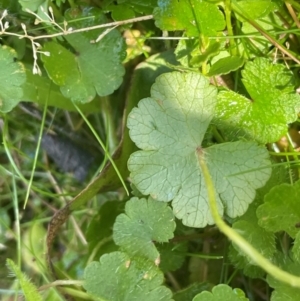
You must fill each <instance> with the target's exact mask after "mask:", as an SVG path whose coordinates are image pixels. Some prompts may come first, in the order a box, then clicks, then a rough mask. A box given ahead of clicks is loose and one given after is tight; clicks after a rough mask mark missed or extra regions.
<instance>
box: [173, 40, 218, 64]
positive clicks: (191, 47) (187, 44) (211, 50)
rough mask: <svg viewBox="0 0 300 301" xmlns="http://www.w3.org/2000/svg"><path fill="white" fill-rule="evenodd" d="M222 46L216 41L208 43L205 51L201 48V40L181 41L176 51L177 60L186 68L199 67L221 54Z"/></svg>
mask: <svg viewBox="0 0 300 301" xmlns="http://www.w3.org/2000/svg"><path fill="white" fill-rule="evenodd" d="M220 47H221V44H220V43H219V42H216V41H208V43H207V45H206V47H205V49H204V47H200V44H199V40H197V39H193V40H180V41H179V43H178V45H177V47H176V49H175V55H176V59H177V60H178V61H179V62H180V63H181V65H183V66H186V67H199V66H200V65H201V63H203V62H205V61H207V60H208V59H210V58H211V57H213V56H214V55H216V54H218V53H219V52H220Z"/></svg>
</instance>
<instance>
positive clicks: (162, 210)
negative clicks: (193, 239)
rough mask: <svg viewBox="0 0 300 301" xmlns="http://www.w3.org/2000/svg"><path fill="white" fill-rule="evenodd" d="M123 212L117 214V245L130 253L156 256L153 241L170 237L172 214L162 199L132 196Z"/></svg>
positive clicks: (148, 256) (115, 226)
mask: <svg viewBox="0 0 300 301" xmlns="http://www.w3.org/2000/svg"><path fill="white" fill-rule="evenodd" d="M125 213H126V214H120V215H119V216H118V217H117V218H116V222H115V224H114V228H113V238H114V241H115V243H116V244H117V245H119V246H121V247H122V249H123V250H124V251H126V252H127V253H128V254H130V255H132V256H139V257H146V258H148V259H150V260H153V261H155V260H158V258H159V253H158V251H157V249H156V247H155V245H154V243H153V241H156V242H167V241H168V240H169V239H171V238H173V236H174V235H173V232H174V230H175V226H176V225H175V222H174V215H173V213H172V210H171V209H170V208H169V207H168V206H167V204H165V203H161V202H157V201H154V200H152V199H148V200H146V199H138V198H131V199H130V200H129V201H128V202H127V203H126V206H125Z"/></svg>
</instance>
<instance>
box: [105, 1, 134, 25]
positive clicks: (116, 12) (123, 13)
mask: <svg viewBox="0 0 300 301" xmlns="http://www.w3.org/2000/svg"><path fill="white" fill-rule="evenodd" d="M111 15H112V17H113V19H114V20H115V21H120V20H127V19H132V18H134V17H135V13H134V11H133V10H132V8H131V7H130V6H129V5H128V4H127V3H124V4H119V5H114V6H113V10H112V14H111Z"/></svg>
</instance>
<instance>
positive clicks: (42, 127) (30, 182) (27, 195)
mask: <svg viewBox="0 0 300 301" xmlns="http://www.w3.org/2000/svg"><path fill="white" fill-rule="evenodd" d="M50 89H51V85H50V86H49V93H50ZM48 99H49V94H48V97H47V98H46V100H45V106H44V111H43V117H42V122H41V127H40V132H39V137H38V142H37V146H36V150H35V155H34V160H33V166H32V170H31V175H30V179H29V182H28V186H27V191H26V196H25V201H24V206H23V209H25V208H26V205H27V202H28V198H29V194H30V191H31V187H32V183H33V177H34V172H35V169H36V164H37V159H38V155H39V151H40V147H41V141H42V136H43V131H44V126H45V120H46V114H47V108H48Z"/></svg>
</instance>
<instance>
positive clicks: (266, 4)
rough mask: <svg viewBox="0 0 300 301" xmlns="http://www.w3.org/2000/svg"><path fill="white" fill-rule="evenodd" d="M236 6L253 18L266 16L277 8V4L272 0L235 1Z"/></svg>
mask: <svg viewBox="0 0 300 301" xmlns="http://www.w3.org/2000/svg"><path fill="white" fill-rule="evenodd" d="M234 7H236V8H238V10H239V11H241V13H243V12H245V13H247V15H246V16H247V17H248V18H250V19H251V20H252V19H258V18H262V17H264V16H266V15H267V14H269V13H270V12H271V11H272V10H273V9H274V8H276V5H275V3H274V1H272V0H243V1H238V2H237V1H235V4H234Z"/></svg>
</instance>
